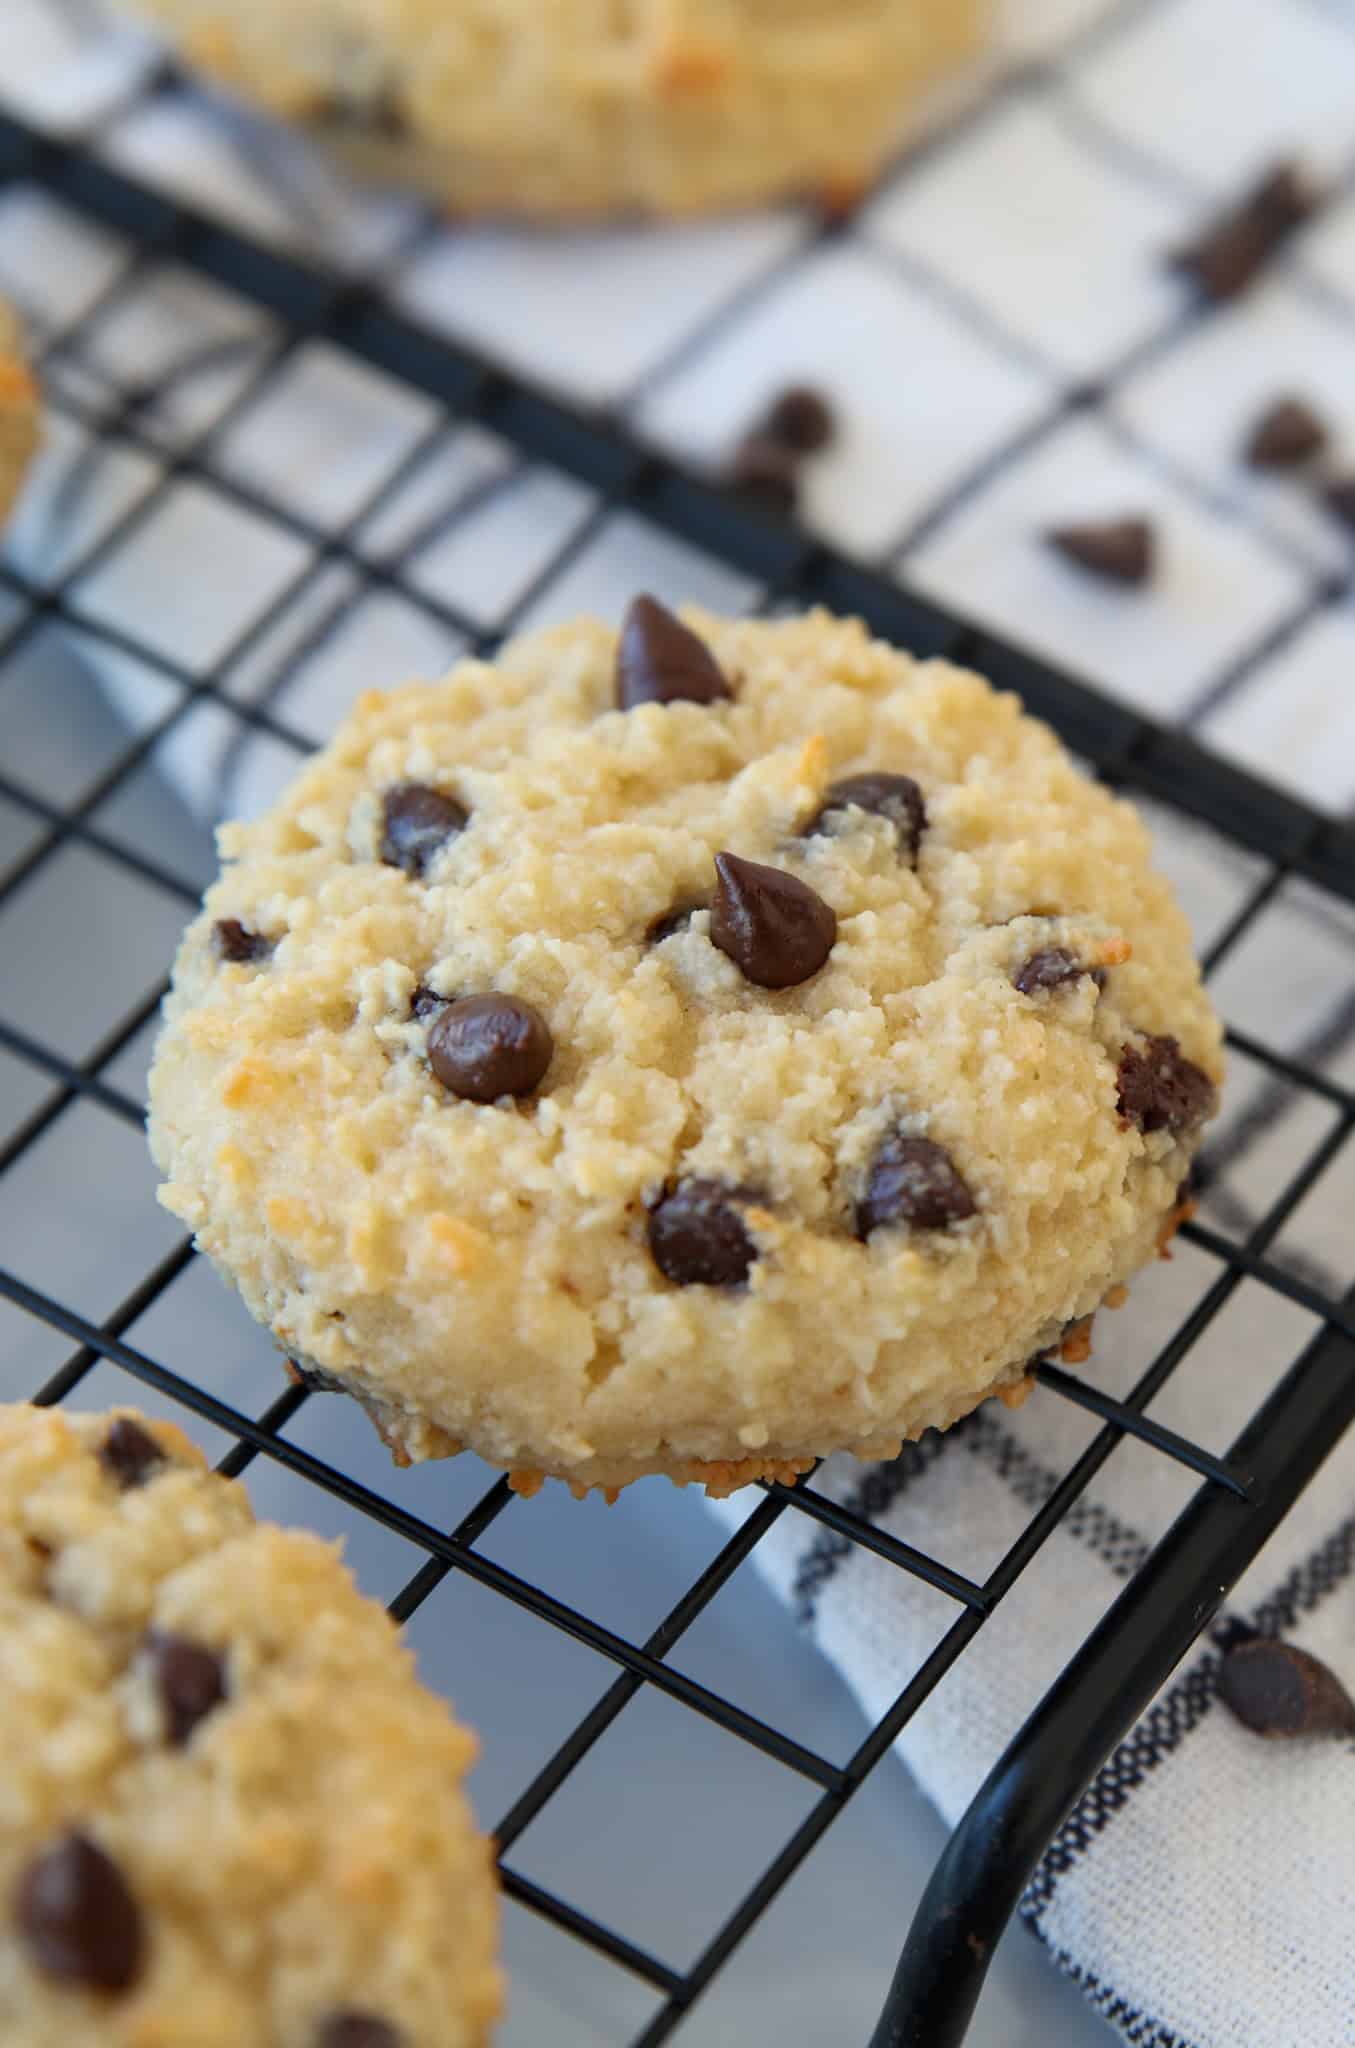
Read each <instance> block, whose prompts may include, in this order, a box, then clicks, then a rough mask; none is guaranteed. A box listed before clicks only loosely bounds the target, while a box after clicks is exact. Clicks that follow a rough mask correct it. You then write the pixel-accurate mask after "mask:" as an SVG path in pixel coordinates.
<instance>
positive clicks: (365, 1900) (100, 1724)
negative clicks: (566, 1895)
mask: <svg viewBox="0 0 1355 2048" xmlns="http://www.w3.org/2000/svg"><path fill="white" fill-rule="evenodd" d="M0 1605H2V1606H3V1610H4V1627H3V1632H2V1634H0V1641H3V1651H2V1652H0V1656H3V1662H4V1687H3V1708H2V1709H0V1711H2V1713H3V1725H4V1736H5V1798H6V1811H5V1824H4V1826H3V1828H0V1901H3V1907H2V1909H0V2038H3V2040H4V2041H5V2043H6V2048H479V2044H481V2043H484V2042H486V2041H487V2040H488V2038H489V2030H490V2027H491V2025H492V2022H493V2020H494V2017H495V2015H496V2013H497V2011H498V2009H499V2004H500V1984H499V1974H498V1971H497V1969H496V1967H495V1964H494V1960H493V1952H494V1944H495V1935H496V1922H497V1909H496V1903H495V1893H494V1884H493V1878H492V1874H491V1867H490V1858H489V1852H488V1848H487V1846H486V1844H485V1842H484V1841H483V1840H482V1839H481V1838H480V1837H479V1836H478V1835H476V1833H475V1832H474V1828H473V1826H472V1822H471V1817H470V1811H469V1808H468V1806H467V1804H466V1800H465V1797H464V1794H463V1792H462V1789H461V1781H462V1778H463V1776H464V1774H465V1771H466V1768H467V1765H468V1764H469V1763H470V1761H471V1758H472V1756H473V1754H474V1743H473V1742H472V1739H471V1737H470V1736H468V1735H467V1734H466V1733H465V1731H464V1730H463V1729H461V1728H458V1727H457V1725H456V1724H455V1722H454V1721H453V1720H452V1718H451V1716H450V1714H449V1713H448V1712H447V1710H446V1708H445V1706H444V1705H443V1704H442V1703H441V1702H440V1701H438V1700H436V1699H434V1698H433V1696H432V1695H431V1694H429V1693H426V1692H425V1691H424V1690H423V1689H422V1687H421V1686H420V1685H419V1684H418V1683H417V1681H416V1680H415V1677H414V1673H413V1668H412V1664H411V1660H410V1658H409V1656H408V1653H407V1652H406V1651H404V1650H403V1649H402V1648H401V1647H400V1644H399V1642H398V1640H397V1637H396V1635H395V1631H394V1629H393V1628H392V1626H391V1624H390V1622H389V1621H388V1619H387V1618H386V1616H385V1614H384V1613H383V1612H382V1611H381V1609H380V1608H379V1607H377V1606H376V1605H375V1604H374V1603H373V1602H371V1601H369V1600H366V1599H364V1598H362V1597H361V1596H360V1595H359V1593H358V1592H357V1590H356V1589H355V1587H354V1586H353V1584H352V1581H351V1580H350V1579H349V1577H348V1575H347V1573H346V1572H344V1571H343V1569H342V1568H341V1566H340V1564H339V1562H338V1560H337V1558H336V1556H335V1553H334V1551H333V1550H332V1549H331V1548H330V1547H329V1546H328V1545H326V1544H323V1543H321V1542H320V1541H319V1540H318V1539H317V1538H315V1537H313V1536H307V1535H302V1534H300V1533H298V1532H294V1531H288V1530H283V1529H279V1528H275V1527H272V1526H270V1525H269V1524H267V1523H256V1522H255V1520H254V1517H253V1515H252V1514H251V1513H250V1508H249V1503H248V1501H247V1499H246V1497H245V1493H244V1490H243V1489H242V1488H241V1487H240V1486H238V1485H235V1484H232V1483H231V1482H229V1481H227V1480H224V1479H220V1478H217V1477H214V1476H213V1475H211V1474H209V1473H208V1471H207V1470H206V1468H205V1465H204V1462H203V1459H202V1457H201V1455H200V1454H199V1453H198V1452H197V1451H196V1450H195V1449H194V1448H193V1447H192V1446H191V1445H190V1444H189V1442H188V1440H187V1438H185V1437H184V1436H183V1435H182V1434H181V1432H180V1431H179V1430H177V1429H175V1428H174V1427H172V1425H169V1424H166V1423H163V1422H151V1421H147V1420H146V1419H145V1418H144V1417H142V1416H138V1415H135V1414H132V1413H131V1412H130V1411H123V1412H120V1413H117V1414H112V1415H103V1416H98V1415H67V1414H65V1413H63V1412H61V1411H54V1410H46V1409H37V1408H25V1407H7V1408H0Z"/></svg>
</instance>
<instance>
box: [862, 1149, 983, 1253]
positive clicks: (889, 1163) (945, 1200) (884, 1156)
mask: <svg viewBox="0 0 1355 2048" xmlns="http://www.w3.org/2000/svg"><path fill="white" fill-rule="evenodd" d="M974 1213H975V1209H974V1197H973V1195H972V1194H971V1193H970V1192H969V1188H968V1186H967V1184H966V1183H965V1181H964V1179H963V1177H962V1175H961V1174H960V1173H959V1172H958V1170H957V1169H956V1166H955V1162H954V1160H953V1159H952V1158H951V1156H950V1154H949V1152H947V1151H946V1150H945V1149H944V1148H943V1147H942V1146H940V1145H935V1144H933V1143H932V1141H931V1139H930V1138H909V1137H905V1136H904V1134H903V1132H902V1131H891V1132H890V1134H889V1135H888V1137H886V1138H885V1139H884V1140H883V1142H882V1143H881V1145H880V1147H879V1150H878V1151H877V1152H876V1154H875V1157H874V1159H873V1160H872V1161H871V1164H870V1171H869V1173H868V1174H867V1176H866V1185H865V1188H864V1189H863V1191H862V1194H861V1199H860V1201H859V1202H858V1203H857V1205H856V1232H857V1236H858V1237H861V1238H867V1237H869V1236H870V1234H871V1232H872V1231H875V1230H881V1229H883V1228H884V1227H885V1225H887V1224H890V1223H909V1224H911V1225H912V1226H913V1228H914V1229H916V1230H944V1229H945V1228H946V1227H947V1225H948V1224H951V1223H963V1222H964V1221H965V1220H966V1218H967V1217H970V1216H972V1215H974Z"/></svg>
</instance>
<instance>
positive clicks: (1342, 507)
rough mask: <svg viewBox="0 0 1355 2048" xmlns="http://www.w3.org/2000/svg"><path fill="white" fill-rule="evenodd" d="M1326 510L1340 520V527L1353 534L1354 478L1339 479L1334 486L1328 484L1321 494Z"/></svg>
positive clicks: (1354, 509) (1354, 511)
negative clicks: (1345, 527)
mask: <svg viewBox="0 0 1355 2048" xmlns="http://www.w3.org/2000/svg"><path fill="white" fill-rule="evenodd" d="M1322 496H1323V497H1324V499H1325V500H1326V504H1327V510H1328V511H1329V512H1331V513H1333V514H1334V515H1335V517H1336V518H1337V519H1339V520H1340V522H1341V524H1342V526H1348V527H1350V529H1351V531H1352V532H1355V476H1343V477H1339V478H1338V479H1337V481H1336V482H1335V483H1334V484H1328V485H1327V488H1326V490H1325V491H1324V492H1323V493H1322Z"/></svg>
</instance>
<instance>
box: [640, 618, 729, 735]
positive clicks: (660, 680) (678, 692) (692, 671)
mask: <svg viewBox="0 0 1355 2048" xmlns="http://www.w3.org/2000/svg"><path fill="white" fill-rule="evenodd" d="M732 695H733V691H732V690H731V689H730V687H729V684H728V683H727V682H726V681H725V678H724V675H723V673H722V671H721V669H720V665H719V663H718V662H717V661H716V659H715V657H714V655H713V654H712V653H711V651H710V649H709V648H708V647H707V645H706V643H705V641H704V640H700V639H698V638H697V636H696V634H695V633H693V632H692V631H691V630H690V628H689V627H687V626H684V625H683V623H682V621H681V619H675V618H674V617H673V614H672V613H671V612H670V611H668V610H666V609H665V607H664V606H663V605H661V604H660V603H659V602H658V599H657V598H653V597H637V598H636V600H635V602H634V603H633V604H632V606H631V608H630V610H629V611H628V612H627V613H626V617H625V621H624V623H623V625H622V628H621V639H620V641H619V643H618V645H617V650H616V701H617V703H618V705H619V706H620V707H621V709H622V710H623V711H633V710H634V709H635V707H636V706H637V705H638V704H676V703H679V702H686V703H690V704H718V703H721V702H723V700H724V699H726V698H728V697H731V696H732Z"/></svg>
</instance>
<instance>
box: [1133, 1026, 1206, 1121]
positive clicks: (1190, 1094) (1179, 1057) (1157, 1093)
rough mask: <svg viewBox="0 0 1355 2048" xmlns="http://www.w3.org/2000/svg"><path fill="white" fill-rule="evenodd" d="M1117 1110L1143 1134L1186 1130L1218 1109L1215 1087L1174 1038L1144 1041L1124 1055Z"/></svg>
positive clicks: (1150, 1038)
mask: <svg viewBox="0 0 1355 2048" xmlns="http://www.w3.org/2000/svg"><path fill="white" fill-rule="evenodd" d="M1117 1079H1118V1081H1119V1088H1120V1094H1119V1104H1118V1107H1119V1111H1120V1115H1121V1116H1122V1117H1123V1118H1124V1120H1125V1122H1126V1123H1131V1124H1137V1126H1138V1128H1139V1129H1140V1130H1141V1131H1185V1130H1189V1129H1190V1127H1191V1126H1192V1125H1193V1124H1198V1123H1201V1122H1202V1121H1203V1120H1204V1118H1205V1117H1206V1116H1208V1114H1209V1112H1210V1110H1211V1109H1212V1108H1213V1105H1214V1084H1213V1082H1212V1081H1211V1080H1210V1078H1209V1076H1208V1074H1206V1073H1204V1072H1202V1071H1201V1069H1200V1068H1199V1067H1197V1066H1196V1065H1195V1063H1194V1062H1193V1061H1192V1060H1188V1059H1187V1058H1186V1056H1185V1054H1184V1053H1183V1052H1182V1050H1181V1048H1180V1046H1179V1045H1178V1043H1177V1041H1176V1040H1175V1039H1174V1038H1169V1037H1163V1038H1152V1037H1149V1038H1145V1039H1144V1041H1143V1044H1142V1045H1141V1046H1136V1045H1127V1046H1126V1047H1125V1049H1124V1051H1123V1052H1122V1053H1121V1054H1120V1068H1119V1073H1118V1076H1117Z"/></svg>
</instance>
